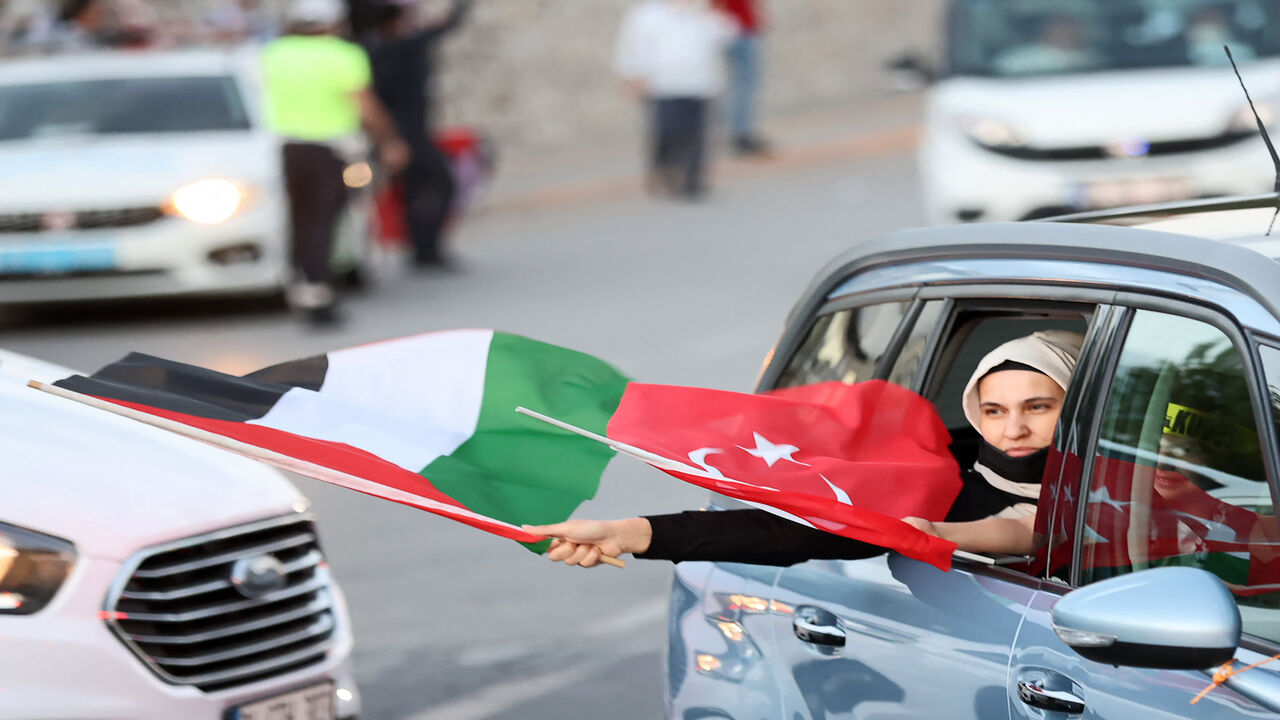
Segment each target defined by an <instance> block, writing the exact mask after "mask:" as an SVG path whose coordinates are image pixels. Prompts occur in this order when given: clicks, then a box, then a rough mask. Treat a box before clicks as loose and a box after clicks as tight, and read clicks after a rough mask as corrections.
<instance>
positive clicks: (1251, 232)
mask: <svg viewBox="0 0 1280 720" xmlns="http://www.w3.org/2000/svg"><path fill="white" fill-rule="evenodd" d="M1270 212H1274V209H1253V210H1247V211H1241V210H1231V211H1221V212H1212V213H1202V214H1197V215H1195V216H1190V217H1179V218H1176V219H1173V220H1157V221H1154V222H1149V223H1147V224H1145V225H1139V226H1128V227H1121V226H1117V225H1106V224H1080V223H1063V222H1012V223H978V224H969V225H949V226H939V227H928V228H917V229H912V230H902V231H898V232H893V233H889V234H888V235H884V236H881V237H878V238H873V239H871V240H867V241H865V242H861V243H859V244H857V245H855V246H853V247H852V248H850V249H849V250H846V251H845V252H844V253H842V254H841V255H839V256H837V257H836V258H835V259H834V260H832V261H831V262H829V263H828V264H827V266H826V267H825V268H824V269H823V270H822V272H820V273H819V274H818V275H817V276H816V278H815V279H814V281H813V282H812V283H811V284H810V287H809V288H808V290H807V291H806V293H805V294H804V295H803V296H802V300H801V302H800V303H798V304H797V306H796V308H795V310H794V311H793V318H794V317H795V315H794V313H798V312H800V311H801V310H802V308H805V309H808V310H809V311H810V312H811V311H812V310H813V309H816V307H818V306H819V305H820V304H821V303H822V301H823V300H824V299H825V298H826V296H827V293H829V292H830V291H831V290H832V289H834V288H835V287H837V286H838V285H839V284H841V283H842V282H843V281H844V280H846V279H847V278H849V277H850V276H852V275H855V274H858V273H861V272H865V271H868V270H872V269H875V268H879V267H885V266H892V265H904V264H911V263H923V262H937V261H947V260H960V259H992V258H1000V259H1025V260H1050V261H1053V260H1057V261H1076V262H1086V263H1101V264H1107V265H1111V266H1128V267H1133V268H1142V269H1145V270H1157V271H1164V272H1168V273H1173V274H1179V275H1188V276H1192V277H1196V278H1199V279H1204V280H1209V281H1212V282H1216V283H1219V284H1221V285H1225V286H1227V287H1230V288H1233V289H1234V290H1236V291H1238V292H1240V293H1243V294H1245V295H1247V296H1249V297H1251V298H1252V299H1253V300H1255V301H1257V302H1258V303H1259V304H1260V305H1262V306H1263V307H1264V308H1266V310H1267V311H1268V312H1269V313H1270V314H1271V315H1272V316H1274V317H1275V318H1277V319H1280V261H1277V256H1278V255H1280V242H1278V241H1277V240H1273V239H1271V238H1268V237H1265V236H1264V233H1265V231H1266V228H1267V222H1268V221H1269V216H1268V213H1270ZM1223 213H1226V216H1225V217H1220V218H1219V220H1220V222H1219V223H1217V224H1215V223H1214V221H1213V218H1212V217H1209V216H1222V215H1223ZM1238 213H1249V214H1238ZM1218 234H1225V235H1227V237H1215V235H1218Z"/></svg>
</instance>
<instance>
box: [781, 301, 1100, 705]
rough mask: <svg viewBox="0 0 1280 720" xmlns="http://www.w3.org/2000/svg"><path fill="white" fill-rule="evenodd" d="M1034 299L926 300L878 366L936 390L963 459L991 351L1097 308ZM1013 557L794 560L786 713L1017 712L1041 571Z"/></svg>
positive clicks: (1082, 318)
mask: <svg viewBox="0 0 1280 720" xmlns="http://www.w3.org/2000/svg"><path fill="white" fill-rule="evenodd" d="M1024 292H1028V291H1024ZM1034 307H1037V306H1036V304H1035V302H1034V301H1029V300H1027V299H1026V297H1025V296H1024V297H1022V298H1018V299H1016V300H1015V299H1003V298H995V299H992V298H966V299H963V300H958V301H957V300H948V299H939V300H933V301H929V303H925V305H924V307H923V308H922V310H921V312H920V318H919V319H918V320H917V321H916V323H915V325H914V326H910V327H904V330H903V331H902V332H901V339H900V341H899V342H898V343H896V344H895V345H896V347H898V348H900V352H898V353H897V355H896V356H894V357H890V358H886V360H885V362H884V363H883V364H882V367H881V368H880V371H879V373H878V376H880V377H886V378H890V379H892V380H894V381H896V382H900V383H901V384H904V385H909V386H911V387H913V388H916V389H919V390H923V391H924V392H925V394H926V396H927V397H930V399H932V400H934V402H935V404H937V405H938V407H939V409H940V413H941V415H942V417H943V419H944V421H946V422H947V425H948V428H949V429H953V436H954V438H955V444H953V451H955V452H956V454H957V457H958V458H960V457H963V456H964V455H966V454H967V452H968V451H966V450H959V449H957V446H960V445H962V444H966V443H968V442H969V440H971V439H972V438H968V437H967V436H964V437H962V435H964V434H965V433H969V434H973V435H975V436H976V433H974V432H973V431H972V430H971V429H969V428H968V426H967V424H966V422H965V421H964V420H963V414H962V412H961V411H960V402H959V397H960V394H961V392H962V390H963V386H964V382H965V380H966V379H967V377H968V375H969V374H970V373H971V372H972V370H973V368H974V367H975V366H976V365H977V362H978V360H979V359H980V358H981V356H982V355H984V354H985V353H986V352H987V351H989V350H990V349H991V348H993V347H995V345H997V344H999V343H1000V342H1003V341H1004V340H1008V339H1011V338H1013V337H1018V336H1021V335H1025V334H1028V333H1030V332H1032V331H1035V330H1040V329H1046V328H1050V327H1061V328H1066V329H1074V330H1080V331H1083V330H1085V329H1086V328H1087V323H1088V322H1089V320H1090V318H1091V317H1092V314H1093V313H1092V310H1093V306H1089V305H1081V304H1076V305H1071V304H1063V303H1058V304H1053V303H1046V304H1044V305H1043V307H1040V309H1039V310H1037V311H1032V310H1029V308H1034ZM802 358H803V354H797V356H796V358H793V361H794V360H796V359H802ZM779 378H780V380H781V383H780V384H783V383H785V382H786V380H787V378H788V374H787V373H786V372H783V373H782V374H781V375H779ZM798 380H804V378H798ZM1069 401H1070V397H1069ZM974 451H975V452H976V446H975V450H974ZM962 462H964V461H963V460H962ZM1005 560H1009V559H1008V558H1004V559H992V558H981V557H974V558H973V559H971V560H966V559H959V560H957V561H956V564H955V566H954V567H953V569H952V570H951V571H950V572H945V573H944V572H941V571H939V570H937V569H936V568H934V567H932V566H929V565H926V564H923V563H920V562H917V561H914V560H910V559H907V558H905V557H902V556H900V555H897V554H893V553H890V554H888V555H885V556H880V557H876V558H871V559H866V560H857V561H810V562H807V563H803V564H800V565H796V566H793V567H789V568H787V569H785V570H784V571H783V572H782V573H781V574H780V575H779V577H778V580H777V584H776V586H775V588H774V595H773V600H774V603H775V604H776V606H777V607H779V608H784V609H785V612H774V613H772V614H771V615H770V618H771V619H772V620H771V622H772V623H773V632H772V642H773V645H772V646H771V647H770V657H771V664H772V666H773V667H774V668H775V673H776V677H775V682H776V683H777V685H778V687H779V689H780V692H781V694H782V710H783V712H782V714H781V716H782V717H786V718H796V719H799V718H810V719H813V720H818V719H824V718H871V717H890V716H892V717H945V718H983V719H989V718H1001V717H1004V718H1007V717H1009V698H1008V694H1007V691H1006V684H1007V683H1006V680H1007V675H1008V663H1009V654H1010V650H1011V648H1012V647H1013V641H1014V638H1015V635H1016V632H1017V628H1018V626H1019V624H1020V623H1021V622H1022V617H1023V613H1024V611H1025V609H1026V608H1027V607H1028V606H1029V604H1030V603H1031V602H1032V600H1033V599H1034V598H1035V596H1036V594H1037V591H1038V587H1039V578H1038V576H1037V575H1036V574H1035V573H1034V572H1033V571H1032V570H1031V568H1032V566H1031V565H1028V564H1026V563H1023V564H1021V565H1020V566H1018V567H1013V566H1002V565H998V564H995V563H996V562H1003V561H1005Z"/></svg>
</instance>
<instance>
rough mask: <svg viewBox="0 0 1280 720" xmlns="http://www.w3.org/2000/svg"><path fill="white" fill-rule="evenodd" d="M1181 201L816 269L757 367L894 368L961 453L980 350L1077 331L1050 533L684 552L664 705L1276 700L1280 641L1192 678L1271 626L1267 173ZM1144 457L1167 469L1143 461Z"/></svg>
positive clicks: (929, 706) (902, 245)
mask: <svg viewBox="0 0 1280 720" xmlns="http://www.w3.org/2000/svg"><path fill="white" fill-rule="evenodd" d="M1194 205H1195V206H1196V207H1195V209H1196V212H1187V211H1188V210H1191V209H1192V208H1190V207H1188V206H1184V207H1182V208H1180V209H1177V210H1171V209H1165V210H1164V211H1162V212H1160V213H1154V214H1152V213H1147V214H1145V215H1144V214H1143V213H1139V212H1136V211H1133V212H1130V213H1124V212H1113V213H1104V214H1105V215H1107V216H1108V218H1107V219H1109V220H1113V221H1116V222H1115V224H1112V223H1111V222H1103V221H1100V220H1099V219H1097V218H1092V219H1091V220H1092V221H1090V222H1035V223H1011V224H987V225H971V226H952V227H938V228H929V229H922V230H912V231H906V232H899V233H895V234H892V235H889V236H888V237H884V238H881V239H878V240H873V241H870V242H866V243H862V244H859V245H858V246H857V247H855V248H854V249H853V250H851V251H849V252H847V253H846V254H844V255H843V256H841V257H839V258H837V259H836V260H835V261H834V262H832V263H831V264H830V265H829V266H828V267H827V268H826V269H825V270H824V271H823V272H822V273H821V274H819V275H818V276H817V278H815V280H814V281H813V283H812V284H811V285H810V287H809V289H808V290H807V291H806V293H805V294H804V296H803V297H802V298H801V299H800V300H799V302H798V303H797V304H796V306H795V308H794V310H793V311H792V313H791V315H790V317H789V319H788V321H787V325H786V328H785V330H784V332H783V334H782V336H781V338H780V340H779V341H778V344H777V346H776V347H775V348H774V350H773V352H772V353H771V355H770V359H769V361H768V363H767V364H766V366H765V368H764V370H763V374H762V376H761V378H760V382H759V389H760V390H767V389H771V388H777V387H784V386H790V385H801V384H808V383H814V382H822V381H830V380H838V381H843V382H856V381H860V380H866V379H871V378H882V379H887V380H890V381H892V382H896V383H900V384H902V385H905V386H907V387H910V388H912V389H914V390H916V391H918V392H920V393H921V394H923V395H924V396H925V397H927V398H929V399H931V400H932V401H934V403H935V404H936V405H937V407H938V408H939V411H940V413H941V415H942V418H943V420H944V421H945V422H946V424H947V427H948V428H949V429H950V430H951V432H952V436H953V445H952V450H953V453H954V454H955V455H956V457H957V459H958V460H959V461H960V463H961V465H962V466H967V465H968V464H970V463H971V462H972V460H973V458H974V453H975V452H976V441H977V437H976V433H975V432H974V431H973V430H971V429H970V428H969V426H968V425H967V423H966V422H965V420H964V417H963V415H962V413H961V410H960V405H961V404H960V394H961V392H962V390H963V386H964V382H965V379H966V378H967V377H968V376H969V374H970V373H971V372H972V370H973V369H974V367H975V366H976V364H977V362H978V360H979V358H980V357H981V356H982V355H983V354H984V353H985V352H986V350H988V349H990V348H991V347H993V346H995V345H996V344H998V343H1000V342H1002V341H1004V340H1007V339H1011V338H1014V337H1017V336H1021V335H1025V334H1027V333H1029V332H1032V331H1034V330H1040V329H1045V328H1061V329H1069V330H1075V331H1078V332H1081V333H1084V334H1085V338H1086V340H1085V344H1084V348H1083V351H1082V356H1081V360H1080V365H1079V368H1078V370H1077V372H1076V374H1075V376H1074V378H1073V379H1072V384H1071V387H1070V388H1069V390H1068V392H1067V396H1066V399H1065V404H1064V408H1063V412H1062V416H1061V420H1060V422H1059V427H1058V431H1057V433H1056V439H1055V445H1054V446H1053V447H1052V448H1051V450H1050V458H1049V461H1048V463H1047V469H1046V475H1045V477H1044V479H1043V483H1042V487H1043V491H1042V494H1041V497H1040V500H1039V503H1038V508H1039V513H1038V516H1037V518H1036V523H1037V532H1038V533H1042V534H1044V535H1046V536H1048V537H1049V538H1050V541H1049V542H1048V543H1046V547H1045V549H1044V550H1042V551H1041V552H1040V553H1039V554H1038V555H1037V556H1035V557H1007V556H1001V557H990V556H982V555H964V554H957V557H956V558H955V563H954V567H953V569H952V570H951V571H950V572H940V571H938V570H937V569H935V568H933V567H931V566H929V565H926V564H923V563H920V562H917V561H914V560H910V559H907V558H905V557H903V556H900V555H897V554H893V553H889V554H887V555H882V556H880V557H876V558H871V559H864V560H851V561H828V560H822V561H810V562H806V563H802V564H799V565H794V566H791V567H786V568H778V567H765V566H757V565H741V564H732V563H705V562H685V563H681V564H679V565H677V566H676V573H675V581H674V584H673V588H672V595H671V614H670V618H671V620H670V627H669V631H670V632H669V647H668V655H667V686H666V710H667V715H668V717H671V718H680V719H682V720H693V719H695V718H739V719H742V720H747V719H755V718H787V719H788V720H802V719H806V718H808V719H813V720H818V719H822V718H889V717H935V718H983V719H984V720H990V719H991V718H1016V719H1021V718H1037V719H1043V720H1053V719H1059V718H1068V717H1077V716H1078V717H1084V718H1132V717H1147V718H1151V717H1165V718H1174V717H1177V718H1209V717H1213V718H1221V717H1231V718H1243V717H1274V713H1276V712H1280V662H1277V663H1272V664H1269V665H1263V666H1261V667H1258V668H1256V669H1253V670H1250V671H1248V672H1245V673H1243V674H1240V675H1237V676H1235V677H1233V678H1231V679H1230V680H1229V681H1228V682H1227V683H1226V684H1225V685H1224V686H1222V687H1219V688H1216V689H1214V690H1213V691H1211V692H1209V693H1207V694H1206V695H1205V697H1204V698H1203V699H1201V700H1199V702H1196V703H1194V704H1193V702H1192V700H1193V699H1194V698H1195V697H1196V696H1197V695H1198V694H1199V693H1200V692H1201V691H1202V690H1204V689H1205V688H1206V687H1207V686H1208V685H1209V684H1210V683H1211V681H1212V675H1213V669H1214V667H1215V666H1217V665H1218V664H1220V663H1222V662H1224V661H1228V660H1231V659H1232V658H1234V659H1235V660H1236V661H1237V665H1243V664H1250V663H1254V662H1258V661H1261V660H1264V659H1266V658H1267V657H1269V656H1271V655H1274V654H1277V653H1280V523H1277V520H1276V517H1275V510H1274V508H1275V503H1274V499H1275V495H1276V491H1277V483H1278V482H1280V442H1277V432H1278V429H1277V422H1278V421H1280V263H1278V262H1277V258H1278V257H1280V240H1274V239H1271V238H1270V237H1267V236H1266V235H1265V232H1266V231H1267V228H1268V223H1269V222H1270V220H1271V215H1272V213H1273V212H1274V205H1275V198H1274V197H1273V196H1261V197H1258V198H1253V199H1238V200H1236V201H1233V202H1228V201H1214V202H1206V201H1201V202H1199V203H1195V204H1194ZM1264 206H1266V207H1264ZM1126 215H1128V216H1127V217H1126ZM1077 220H1080V218H1077ZM1134 223H1137V224H1138V226H1137V227H1133V226H1118V225H1119V224H1124V225H1133V224H1134ZM1179 441H1186V442H1185V443H1180V442H1179ZM1191 441H1197V442H1196V443H1195V444H1194V446H1192V443H1191ZM1156 469H1159V472H1161V473H1174V474H1168V475H1157V476H1156V480H1155V482H1154V483H1152V482H1146V483H1145V485H1144V484H1143V481H1142V478H1143V477H1146V478H1147V479H1148V480H1150V478H1151V476H1152V473H1153V472H1156V471H1157V470H1156ZM1164 477H1177V478H1183V479H1185V481H1183V484H1182V485H1178V486H1176V487H1175V486H1173V485H1167V484H1162V482H1163V481H1162V479H1161V478H1164ZM1166 485H1167V486H1166ZM1144 488H1145V489H1144ZM1153 488H1154V489H1153ZM1183 489H1185V490H1186V491H1187V493H1186V494H1184V495H1177V494H1176V493H1175V492H1174V491H1175V490H1183ZM712 504H713V506H718V507H733V506H735V503H734V501H732V500H729V499H727V498H723V497H718V496H717V497H713V501H712Z"/></svg>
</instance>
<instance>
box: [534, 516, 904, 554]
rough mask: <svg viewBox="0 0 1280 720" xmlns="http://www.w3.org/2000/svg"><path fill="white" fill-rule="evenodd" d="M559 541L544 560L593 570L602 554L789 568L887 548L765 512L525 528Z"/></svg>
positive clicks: (635, 519)
mask: <svg viewBox="0 0 1280 720" xmlns="http://www.w3.org/2000/svg"><path fill="white" fill-rule="evenodd" d="M526 529H527V530H529V531H530V532H535V533H540V534H543V535H549V536H552V537H555V538H558V540H557V542H555V543H553V544H552V549H551V551H549V552H548V553H547V557H549V558H550V559H552V560H556V561H563V562H568V563H569V564H570V565H582V566H583V567H591V566H592V565H595V563H596V562H597V561H598V558H599V556H600V554H601V553H603V554H606V555H617V554H619V553H625V552H629V553H632V554H634V555H635V556H636V557H639V558H642V559H646V560H670V561H672V562H681V561H683V560H713V561H719V562H743V563H754V564H758V565H793V564H795V563H798V562H804V561H806V560H813V559H842V560H857V559H861V558H867V557H872V556H875V555H880V554H882V553H884V552H885V549H884V548H882V547H879V546H876V545H871V544H869V543H864V542H859V541H857V540H850V539H849V538H846V537H841V536H839V535H833V534H831V533H828V532H823V531H821V530H816V529H814V528H811V527H808V526H805V525H801V524H799V523H796V522H792V521H791V520H787V519H785V518H781V517H778V516H777V515H774V514H772V513H769V512H766V511H764V510H724V511H715V512H702V511H688V512H682V513H676V514H673V515H650V516H647V517H639V518H627V519H624V520H609V521H600V520H569V521H567V522H563V523H557V524H555V525H542V526H536V527H527V528H526Z"/></svg>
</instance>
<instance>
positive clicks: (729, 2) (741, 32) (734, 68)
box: [716, 0, 769, 155]
mask: <svg viewBox="0 0 1280 720" xmlns="http://www.w3.org/2000/svg"><path fill="white" fill-rule="evenodd" d="M716 4H717V6H718V7H720V8H721V9H722V10H724V11H725V12H727V13H728V14H729V15H731V16H732V17H733V19H734V20H736V21H737V23H738V35H737V36H736V37H735V38H734V39H733V40H732V41H731V42H730V43H729V87H728V97H727V100H728V102H727V103H726V104H727V106H728V115H729V131H730V133H732V135H731V136H732V138H733V148H734V150H736V151H737V152H738V153H740V154H743V155H762V154H765V153H767V152H768V151H769V143H768V142H766V141H765V140H764V138H762V137H760V132H759V130H758V128H757V127H756V104H757V97H758V96H759V90H760V53H761V44H762V36H763V33H764V11H763V9H762V8H761V6H760V3H759V2H758V0H716Z"/></svg>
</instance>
